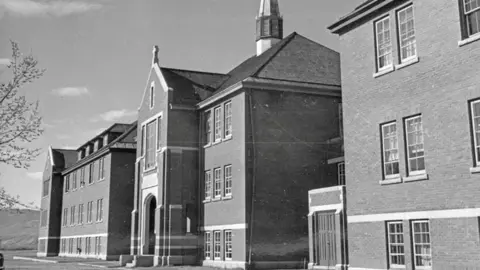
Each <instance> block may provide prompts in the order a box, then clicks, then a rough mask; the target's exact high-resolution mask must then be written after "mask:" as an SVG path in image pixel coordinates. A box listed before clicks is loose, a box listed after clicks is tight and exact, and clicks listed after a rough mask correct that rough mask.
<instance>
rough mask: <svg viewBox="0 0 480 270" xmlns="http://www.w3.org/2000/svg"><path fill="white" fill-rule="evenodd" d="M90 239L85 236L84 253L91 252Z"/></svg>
mask: <svg viewBox="0 0 480 270" xmlns="http://www.w3.org/2000/svg"><path fill="white" fill-rule="evenodd" d="M91 241H92V239H91V238H90V237H86V238H85V254H91V252H92V246H91V244H92V243H91Z"/></svg>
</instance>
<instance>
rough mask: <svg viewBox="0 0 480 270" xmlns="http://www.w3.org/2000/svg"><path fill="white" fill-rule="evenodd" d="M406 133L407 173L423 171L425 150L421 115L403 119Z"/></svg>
mask: <svg viewBox="0 0 480 270" xmlns="http://www.w3.org/2000/svg"><path fill="white" fill-rule="evenodd" d="M405 125H406V134H407V160H408V166H407V167H408V173H409V175H411V174H412V175H414V174H422V173H424V172H425V150H424V147H423V127H422V116H421V115H419V116H415V117H412V118H408V119H406V120H405Z"/></svg>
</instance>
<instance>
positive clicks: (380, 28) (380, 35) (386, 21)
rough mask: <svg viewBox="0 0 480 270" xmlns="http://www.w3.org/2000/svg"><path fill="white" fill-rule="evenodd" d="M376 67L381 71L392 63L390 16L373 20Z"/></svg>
mask: <svg viewBox="0 0 480 270" xmlns="http://www.w3.org/2000/svg"><path fill="white" fill-rule="evenodd" d="M375 34H376V53H377V69H378V71H381V70H383V69H386V68H388V67H390V66H391V65H392V40H391V38H390V17H385V18H383V19H381V20H379V21H377V22H375Z"/></svg>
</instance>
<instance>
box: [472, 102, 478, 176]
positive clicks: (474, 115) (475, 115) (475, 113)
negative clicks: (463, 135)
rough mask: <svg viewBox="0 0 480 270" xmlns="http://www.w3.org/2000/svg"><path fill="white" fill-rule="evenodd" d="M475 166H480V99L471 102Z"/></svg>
mask: <svg viewBox="0 0 480 270" xmlns="http://www.w3.org/2000/svg"><path fill="white" fill-rule="evenodd" d="M471 113H472V131H473V148H474V151H475V166H476V167H480V100H476V101H474V102H472V103H471Z"/></svg>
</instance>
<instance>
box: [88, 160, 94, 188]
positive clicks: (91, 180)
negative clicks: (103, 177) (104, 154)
mask: <svg viewBox="0 0 480 270" xmlns="http://www.w3.org/2000/svg"><path fill="white" fill-rule="evenodd" d="M93 165H94V163H90V164H89V174H88V184H93Z"/></svg>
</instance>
